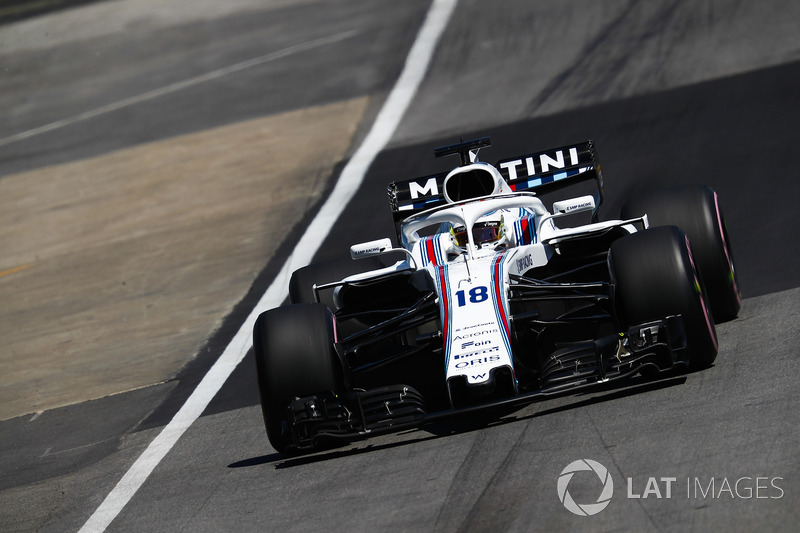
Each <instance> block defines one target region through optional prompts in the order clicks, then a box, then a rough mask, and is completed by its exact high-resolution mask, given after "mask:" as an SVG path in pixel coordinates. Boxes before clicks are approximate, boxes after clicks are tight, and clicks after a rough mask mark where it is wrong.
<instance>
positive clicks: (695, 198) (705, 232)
mask: <svg viewBox="0 0 800 533" xmlns="http://www.w3.org/2000/svg"><path fill="white" fill-rule="evenodd" d="M644 214H647V218H648V221H649V223H650V226H651V227H653V226H666V225H673V226H678V227H679V228H680V229H682V230H683V231H684V232H686V234H687V235H688V236H689V242H690V243H691V247H692V254H693V256H694V260H695V264H696V265H697V268H698V269H699V270H700V276H701V277H702V278H703V282H704V283H705V285H706V289H707V290H708V299H709V301H710V303H711V311H712V313H713V315H714V320H716V322H718V323H719V322H724V321H726V320H731V319H734V318H736V316H737V315H738V314H739V309H740V308H741V306H742V299H741V293H740V291H739V282H738V279H737V277H736V269H735V267H734V262H733V252H732V250H731V241H730V239H729V238H728V230H727V227H726V225H725V217H724V216H723V215H722V209H721V208H720V204H719V197H718V196H717V193H716V192H714V190H713V189H712V188H711V187H709V186H708V185H705V184H693V185H681V186H677V187H672V188H669V189H665V190H660V191H654V192H651V193H647V194H643V195H640V196H638V197H636V198H633V199H631V200H630V201H629V202H628V203H627V204H626V205H625V206H624V207H623V208H622V212H621V218H622V219H624V220H627V219H631V218H635V217H640V216H642V215H644Z"/></svg>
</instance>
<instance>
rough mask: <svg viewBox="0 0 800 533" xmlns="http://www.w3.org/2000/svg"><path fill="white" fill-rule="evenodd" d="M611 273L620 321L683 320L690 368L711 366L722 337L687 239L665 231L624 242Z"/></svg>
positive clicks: (615, 248) (613, 256)
mask: <svg viewBox="0 0 800 533" xmlns="http://www.w3.org/2000/svg"><path fill="white" fill-rule="evenodd" d="M608 261H609V271H610V273H611V277H612V283H614V285H615V293H614V298H615V308H616V310H617V315H618V318H619V319H620V322H622V324H623V325H624V326H626V327H630V326H633V325H636V324H641V323H643V322H649V321H652V320H659V319H663V318H665V317H667V316H670V315H678V314H679V315H681V316H682V317H683V322H684V326H685V329H686V342H687V349H688V351H689V356H690V367H691V368H694V369H697V368H704V367H707V366H710V365H711V364H712V363H713V362H714V359H715V358H716V356H717V348H718V346H717V333H716V328H715V326H714V320H713V319H712V317H711V314H710V310H709V305H708V300H707V298H706V294H705V289H704V286H703V283H702V281H701V278H700V277H699V276H698V275H697V271H696V269H695V264H694V261H693V259H692V252H691V249H690V248H689V244H688V241H687V238H686V235H685V233H684V232H683V231H681V230H680V229H678V228H677V227H675V226H662V227H657V228H650V229H647V230H644V231H640V232H637V233H634V234H632V235H628V236H625V237H622V238H620V239H618V240H616V241H614V243H613V244H612V245H611V252H610V253H609V259H608Z"/></svg>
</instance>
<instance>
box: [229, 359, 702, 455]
mask: <svg viewBox="0 0 800 533" xmlns="http://www.w3.org/2000/svg"><path fill="white" fill-rule="evenodd" d="M686 375H687V372H685V371H684V372H681V373H679V374H675V373H666V374H665V375H664V377H662V378H660V379H658V378H656V379H652V378H643V377H636V378H633V379H631V380H628V381H625V382H621V383H619V384H615V385H608V384H605V385H598V386H597V387H596V388H592V389H587V390H585V391H583V392H581V393H579V394H576V393H568V392H567V393H564V395H560V396H557V397H558V398H565V397H567V396H569V395H570V394H572V395H573V396H574V397H575V398H576V399H577V401H575V402H572V403H568V404H566V405H559V406H557V407H552V408H549V409H544V410H542V411H537V412H535V413H531V414H524V415H522V416H518V415H516V414H513V413H515V412H517V411H520V410H521V409H522V408H520V407H513V408H504V409H496V410H488V411H487V412H483V413H478V414H476V413H471V414H469V415H461V416H458V415H455V416H453V418H451V419H448V420H440V421H437V422H433V423H430V424H427V425H425V426H423V427H421V428H414V429H411V430H405V431H403V430H401V431H398V432H397V433H396V435H398V436H407V435H413V434H419V436H418V437H417V438H411V439H403V440H401V441H397V442H389V443H381V444H369V443H368V444H367V445H366V446H362V447H357V448H350V446H352V445H353V442H348V443H342V444H341V445H339V446H337V447H335V448H331V447H329V448H327V449H324V450H320V451H319V452H316V453H314V454H310V455H300V456H286V455H281V454H279V453H272V454H268V455H261V456H258V457H252V458H250V459H243V460H241V461H236V462H235V463H231V464H229V465H228V468H246V467H252V466H259V465H264V464H275V469H284V468H293V467H297V466H304V465H308V464H313V463H318V462H323V461H329V460H332V459H339V458H342V457H348V456H354V455H360V454H363V453H371V452H376V451H380V450H387V449H391V448H396V447H398V446H406V445H409V444H413V443H419V442H425V441H429V440H435V439H440V438H443V437H448V436H451V435H456V434H464V433H470V432H472V431H479V430H481V429H485V428H487V427H494V426H500V425H503V424H511V423H515V422H522V421H526V420H532V419H534V418H540V417H543V416H548V415H553V414H557V413H562V412H564V411H569V410H572V409H578V408H581V407H586V406H589V405H594V404H598V403H602V402H607V401H611V400H617V399H620V398H626V397H629V396H634V395H637V394H642V393H646V392H653V391H656V390H661V389H666V388H669V387H675V386H678V385H683V384H684V383H685V382H686V379H687V378H686ZM554 398H555V397H554ZM552 399H553V398H550V399H548V400H542V401H539V402H534V404H540V405H541V404H544V402H546V401H551V400H552ZM361 442H364V441H361ZM346 447H348V449H343V448H346Z"/></svg>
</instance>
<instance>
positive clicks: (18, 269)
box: [0, 264, 33, 278]
mask: <svg viewBox="0 0 800 533" xmlns="http://www.w3.org/2000/svg"><path fill="white" fill-rule="evenodd" d="M32 266H33V264H27V265H21V266H18V267H14V268H9V269H8V270H0V278H2V277H3V276H8V275H11V274H16V273H17V272H22V271H23V270H28V269H29V268H30V267H32Z"/></svg>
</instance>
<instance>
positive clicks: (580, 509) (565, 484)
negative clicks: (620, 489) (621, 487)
mask: <svg viewBox="0 0 800 533" xmlns="http://www.w3.org/2000/svg"><path fill="white" fill-rule="evenodd" d="M583 471H589V472H594V473H595V474H597V477H598V478H599V480H600V485H602V489H598V490H599V491H600V495H599V496H598V497H597V501H595V502H594V503H582V504H579V503H577V502H575V500H573V499H572V496H571V495H570V493H569V490H567V489H568V488H569V483H570V481H572V476H574V475H575V473H576V472H583ZM557 488H558V499H559V500H561V503H562V504H564V507H566V508H567V510H568V511H569V512H571V513H574V514H576V515H578V516H592V515H596V514H597V513H599V512H600V511H602V510H603V509H605V508H606V507H607V506H608V504H609V503H610V502H611V496H613V494H614V480H612V479H611V474H609V472H608V469H606V467H605V466H603V465H601V464H600V463H598V462H597V461H592V460H591V459H578V460H577V461H573V462H571V463H570V464H568V465H567V467H566V468H565V469H564V470H562V471H561V475H560V476H558V485H557Z"/></svg>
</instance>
